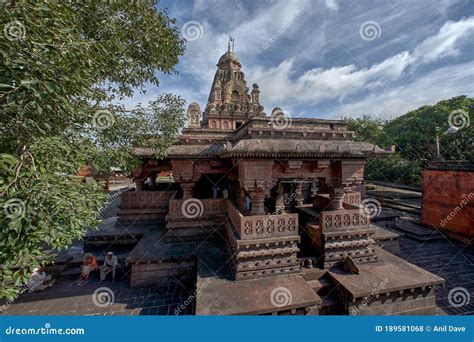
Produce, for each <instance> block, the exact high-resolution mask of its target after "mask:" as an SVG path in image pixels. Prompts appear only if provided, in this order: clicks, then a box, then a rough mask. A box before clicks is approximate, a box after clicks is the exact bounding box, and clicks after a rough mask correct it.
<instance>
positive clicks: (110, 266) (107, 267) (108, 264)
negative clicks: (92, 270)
mask: <svg viewBox="0 0 474 342" xmlns="http://www.w3.org/2000/svg"><path fill="white" fill-rule="evenodd" d="M118 265H119V263H118V260H117V256H115V255H114V253H112V252H108V253H107V256H106V257H105V260H104V264H103V265H102V267H101V268H100V282H101V283H102V282H103V281H104V280H105V278H106V277H107V275H108V274H109V273H112V282H115V271H116V269H117V267H118Z"/></svg>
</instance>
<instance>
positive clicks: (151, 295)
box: [4, 280, 194, 316]
mask: <svg viewBox="0 0 474 342" xmlns="http://www.w3.org/2000/svg"><path fill="white" fill-rule="evenodd" d="M128 282H129V281H128V280H126V281H125V280H123V281H119V282H116V283H111V282H104V283H102V284H99V283H98V281H97V280H91V281H90V282H89V283H88V284H87V285H85V286H83V287H78V286H77V285H76V284H75V283H72V281H63V282H60V283H59V284H57V285H55V286H54V287H52V288H49V289H46V290H45V291H43V292H35V293H31V294H23V295H22V296H21V297H20V298H18V299H17V300H16V301H14V302H13V304H12V305H10V306H9V307H8V309H7V310H6V311H5V312H4V314H6V315H87V316H94V315H175V314H180V315H189V314H192V313H193V311H194V301H192V300H190V301H188V302H189V304H188V305H184V303H185V302H186V301H187V300H188V298H190V295H191V292H190V291H187V290H185V289H180V288H178V287H175V286H173V287H160V288H152V287H147V288H138V289H131V288H130V287H129V285H128ZM101 287H107V288H108V290H107V291H108V293H109V294H110V293H113V302H111V301H110V298H111V297H110V295H109V296H108V297H107V295H106V292H105V291H104V290H101V291H100V292H98V293H102V295H100V294H96V295H94V291H95V290H96V289H100V288H101ZM107 303H110V305H105V304H107ZM180 305H183V306H182V307H181V309H179V306H180Z"/></svg>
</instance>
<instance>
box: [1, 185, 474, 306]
mask: <svg viewBox="0 0 474 342" xmlns="http://www.w3.org/2000/svg"><path fill="white" fill-rule="evenodd" d="M403 195H406V194H405V193H404V192H403ZM393 197H395V198H397V195H394V196H393ZM398 197H399V198H401V197H404V196H398ZM117 202H118V201H117V200H115V201H113V203H112V204H111V205H110V206H109V208H107V210H106V211H105V212H104V213H103V214H104V215H103V216H104V218H110V217H114V216H115V214H116V210H117ZM392 211H393V209H392ZM395 211H397V210H395ZM397 214H399V215H400V216H404V215H407V213H404V212H400V211H398V212H397ZM382 216H383V213H382V214H381V217H379V219H382V220H381V222H380V224H381V226H385V223H386V222H387V221H384V219H383V217H382ZM392 216H393V215H392ZM410 216H413V217H416V216H417V215H413V214H411V215H410ZM378 224H379V222H378ZM423 229H427V228H423ZM393 231H394V232H395V233H399V234H400V251H399V252H398V253H396V254H397V255H398V256H400V257H401V258H403V259H405V260H407V261H408V262H411V263H413V264H415V265H417V266H420V267H422V268H424V269H425V270H427V271H429V272H432V273H434V274H436V275H438V276H440V277H442V278H444V279H445V280H446V285H445V287H444V288H440V289H437V291H436V297H437V304H438V305H439V306H440V308H441V309H442V310H443V311H444V312H445V313H446V314H449V315H474V248H473V247H467V246H465V245H463V244H461V243H458V242H455V241H453V240H451V239H449V238H445V239H436V240H431V239H427V240H426V241H419V240H416V239H413V238H410V237H409V236H407V235H406V234H405V233H404V232H402V231H397V230H393ZM427 231H428V232H430V230H429V229H427ZM432 232H433V233H437V232H436V231H432ZM100 287H107V288H109V289H110V290H111V291H113V295H114V301H113V303H112V304H111V305H109V306H104V307H101V306H97V305H95V304H94V301H93V293H94V291H95V290H96V289H97V288H100ZM457 287H461V288H464V289H465V291H467V293H469V298H468V303H466V304H464V305H462V306H459V307H454V306H452V305H451V304H450V303H449V300H448V294H449V291H450V290H452V289H454V288H457ZM193 295H194V290H189V289H185V288H183V287H180V286H179V285H178V286H173V287H171V286H169V287H159V288H158V287H147V288H139V289H131V288H130V286H129V279H128V278H127V277H125V278H124V279H122V280H120V281H117V282H116V283H111V282H109V281H108V282H104V283H103V284H99V283H98V280H97V279H91V281H90V282H89V283H88V284H87V285H86V286H84V287H78V286H76V284H75V283H74V282H73V281H72V280H63V281H61V282H60V283H59V284H57V285H55V286H54V287H52V288H49V289H46V290H45V291H44V292H37V293H32V294H23V295H21V296H20V297H19V298H18V299H16V300H15V301H13V303H12V304H11V305H9V306H8V308H7V309H6V310H5V312H4V313H3V314H6V315H174V314H175V313H179V314H188V315H189V314H193V313H194V311H195V307H194V306H195V301H194V297H193ZM3 304H4V302H0V305H3ZM99 304H100V303H99ZM185 304H187V305H185ZM180 305H183V306H182V309H181V310H176V309H178V308H179V307H180ZM183 307H184V309H183ZM177 311H178V312H177Z"/></svg>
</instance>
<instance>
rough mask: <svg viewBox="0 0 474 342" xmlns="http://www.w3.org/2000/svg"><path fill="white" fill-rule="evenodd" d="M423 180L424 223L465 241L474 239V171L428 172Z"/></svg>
mask: <svg viewBox="0 0 474 342" xmlns="http://www.w3.org/2000/svg"><path fill="white" fill-rule="evenodd" d="M422 177H423V202H422V207H421V223H422V224H425V225H428V226H434V227H436V228H437V229H439V230H442V231H444V232H445V233H447V234H448V235H450V236H451V237H453V238H456V239H458V240H461V241H463V242H468V241H469V239H472V238H473V237H474V172H463V171H445V170H425V171H423V172H422ZM471 244H472V242H471Z"/></svg>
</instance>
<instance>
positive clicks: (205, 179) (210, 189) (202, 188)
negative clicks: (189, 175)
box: [193, 173, 230, 199]
mask: <svg viewBox="0 0 474 342" xmlns="http://www.w3.org/2000/svg"><path fill="white" fill-rule="evenodd" d="M229 188H230V186H229V181H228V179H227V176H226V175H225V174H224V173H213V174H211V173H205V174H202V175H201V178H200V179H199V180H198V181H197V182H196V184H195V185H194V192H193V197H194V198H200V199H205V198H227V197H229V190H230V189H229Z"/></svg>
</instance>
